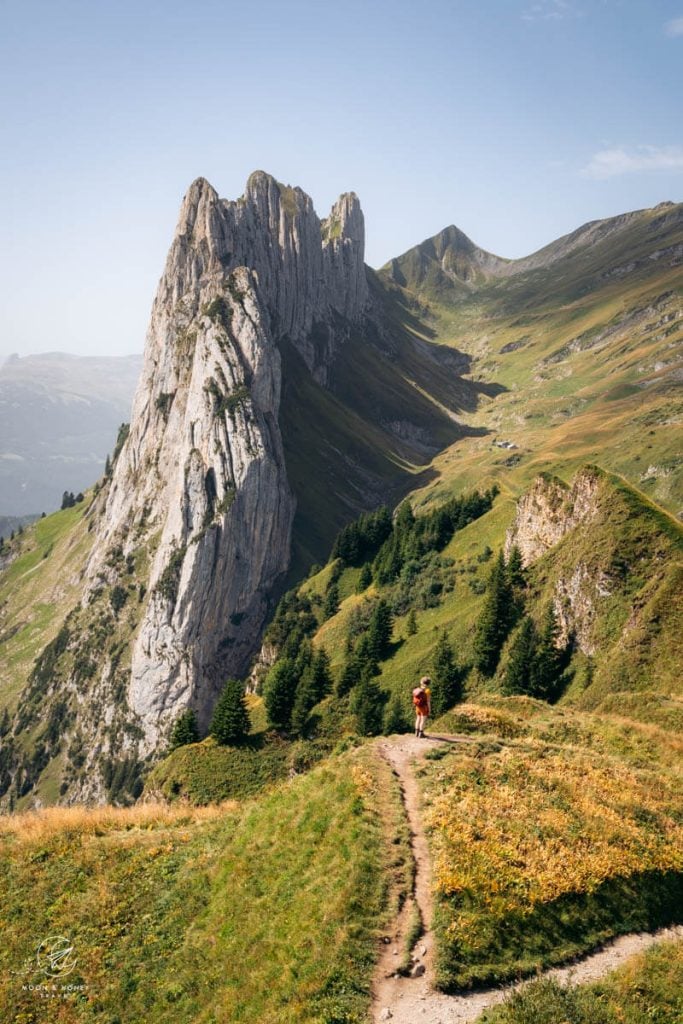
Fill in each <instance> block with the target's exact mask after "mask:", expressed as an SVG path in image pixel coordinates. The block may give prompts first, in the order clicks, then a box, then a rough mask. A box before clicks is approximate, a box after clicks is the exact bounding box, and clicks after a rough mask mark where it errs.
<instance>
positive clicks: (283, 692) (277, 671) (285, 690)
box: [263, 658, 297, 730]
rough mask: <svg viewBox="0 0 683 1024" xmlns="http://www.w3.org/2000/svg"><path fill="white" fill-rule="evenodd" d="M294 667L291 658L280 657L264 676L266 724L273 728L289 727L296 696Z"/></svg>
mask: <svg viewBox="0 0 683 1024" xmlns="http://www.w3.org/2000/svg"><path fill="white" fill-rule="evenodd" d="M296 683H297V677H296V669H295V666H294V662H293V661H292V660H291V658H280V660H279V661H276V662H275V664H274V665H273V667H272V668H271V670H270V672H269V673H268V675H267V676H266V679H265V682H264V684H263V696H264V701H265V705H266V713H267V716H268V724H269V725H270V726H271V727H272V728H273V729H282V730H287V729H289V726H290V722H291V718H292V709H293V707H294V700H295V697H296Z"/></svg>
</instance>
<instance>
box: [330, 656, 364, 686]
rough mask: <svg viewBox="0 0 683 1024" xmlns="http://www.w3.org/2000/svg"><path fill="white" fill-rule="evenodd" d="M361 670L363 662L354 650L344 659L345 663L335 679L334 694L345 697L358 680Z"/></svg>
mask: <svg viewBox="0 0 683 1024" xmlns="http://www.w3.org/2000/svg"><path fill="white" fill-rule="evenodd" d="M362 671H363V662H362V661H361V659H360V658H359V657H358V654H357V653H356V652H355V651H354V652H353V653H352V654H350V655H349V656H348V658H347V659H346V664H345V665H344V668H343V669H342V673H341V675H340V677H339V679H338V681H337V686H336V694H337V696H338V697H345V696H346V694H347V693H350V692H351V690H352V689H353V688H354V686H355V685H356V683H358V682H360V677H361V674H362Z"/></svg>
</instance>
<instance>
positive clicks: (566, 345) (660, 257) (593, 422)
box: [383, 204, 683, 514]
mask: <svg viewBox="0 0 683 1024" xmlns="http://www.w3.org/2000/svg"><path fill="white" fill-rule="evenodd" d="M383 276H384V277H385V279H387V280H390V273H389V271H387V270H385V271H383ZM407 294H408V293H407ZM416 294H417V295H418V296H419V300H420V302H422V303H423V305H425V306H427V307H428V308H430V309H431V311H432V317H433V319H432V328H433V330H434V332H435V336H436V339H437V340H438V341H440V342H441V343H443V344H447V345H450V344H453V345H455V346H456V347H457V348H458V349H459V350H461V351H463V352H466V353H467V354H469V355H470V356H471V357H472V366H471V372H472V376H473V377H474V378H475V379H483V380H487V381H491V380H494V381H496V383H497V384H499V385H500V387H501V388H502V389H503V390H502V391H501V392H500V393H499V394H498V395H497V396H496V397H495V399H494V400H492V401H490V402H483V403H482V404H481V405H480V407H479V409H478V410H477V411H476V412H475V413H474V414H473V415H471V416H469V417H465V419H466V422H467V424H468V425H469V426H472V427H480V428H481V427H485V428H486V429H487V430H488V431H489V432H490V433H489V434H488V435H487V436H486V437H480V438H471V439H465V440H463V441H461V442H459V443H457V444H456V445H454V446H453V447H452V448H451V449H449V451H448V452H447V453H446V454H444V455H443V456H440V457H438V458H437V459H436V460H435V468H436V469H437V471H438V473H439V474H440V481H439V482H438V483H435V484H433V485H432V489H435V490H436V493H439V492H441V491H444V492H445V491H449V490H454V491H456V492H458V491H460V490H462V489H463V488H466V487H471V486H473V485H474V484H475V483H476V482H478V481H483V482H484V483H490V482H491V481H492V480H498V481H500V482H501V484H502V485H503V486H504V487H509V488H510V490H511V491H512V492H513V493H516V494H519V493H521V492H522V491H523V490H524V489H525V488H526V487H527V486H528V485H529V484H530V483H531V481H532V479H533V478H534V476H535V475H536V474H537V473H538V472H540V471H543V470H548V471H550V472H560V473H561V474H562V475H564V476H567V477H568V476H571V475H572V474H573V473H574V472H575V471H576V469H578V468H579V467H580V466H581V465H583V464H585V463H586V462H598V463H599V464H600V465H602V466H604V467H605V468H607V469H612V470H615V471H616V472H618V473H620V474H622V475H623V476H625V477H626V478H627V479H629V480H630V481H631V482H633V483H634V484H636V485H637V486H638V487H640V488H641V489H642V490H644V491H645V492H646V493H647V494H648V495H650V496H651V497H652V498H654V499H655V500H656V501H657V502H658V503H659V504H662V505H664V506H665V507H666V508H668V509H670V510H671V511H672V512H674V513H675V514H678V513H679V511H681V508H682V507H683V482H682V466H683V462H682V461H681V455H680V424H681V416H682V413H683V405H682V402H681V397H680V385H681V375H682V374H683V356H682V354H681V345H682V343H683V206H681V205H674V204H662V205H661V206H659V207H656V208H654V209H652V210H643V211H638V212H636V213H633V214H628V215H625V216H624V217H620V218H613V219H612V220H610V221H604V222H597V223H596V224H593V225H587V226H586V227H585V228H584V229H580V230H579V231H578V232H576V233H575V234H574V235H573V236H567V238H566V239H561V240H559V241H558V242H557V243H553V245H552V246H550V247H548V248H547V249H546V250H541V253H539V254H536V256H533V257H528V258H527V259H526V260H518V261H513V262H512V263H510V265H509V266H508V267H507V268H506V270H505V274H504V275H502V276H499V277H497V278H493V279H490V280H488V281H486V282H484V283H483V284H481V285H480V286H479V287H477V288H475V289H470V290H469V292H468V294H467V295H465V296H463V297H461V298H460V299H459V300H457V301H455V300H454V299H453V297H452V296H451V297H450V300H449V301H448V302H445V301H444V300H443V297H442V295H441V294H440V292H439V290H438V289H430V288H429V287H428V286H427V285H423V286H422V287H421V288H419V289H418V291H417V293H416Z"/></svg>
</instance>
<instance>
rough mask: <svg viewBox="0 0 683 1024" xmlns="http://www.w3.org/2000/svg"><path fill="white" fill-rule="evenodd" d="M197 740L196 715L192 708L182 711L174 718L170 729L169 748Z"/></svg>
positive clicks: (173, 748)
mask: <svg viewBox="0 0 683 1024" xmlns="http://www.w3.org/2000/svg"><path fill="white" fill-rule="evenodd" d="M198 742H199V728H198V726H197V716H196V715H195V713H194V710H193V709H192V708H187V709H186V710H185V711H182V712H181V713H180V714H179V715H178V717H177V718H176V720H175V724H174V726H173V729H172V731H171V750H175V749H176V748H177V747H185V746H187V744H188V743H198Z"/></svg>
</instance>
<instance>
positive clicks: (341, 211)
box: [85, 172, 367, 756]
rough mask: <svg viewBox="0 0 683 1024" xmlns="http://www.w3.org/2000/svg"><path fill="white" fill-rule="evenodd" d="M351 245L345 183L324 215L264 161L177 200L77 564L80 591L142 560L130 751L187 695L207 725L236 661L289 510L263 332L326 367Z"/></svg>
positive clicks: (354, 264) (349, 298)
mask: <svg viewBox="0 0 683 1024" xmlns="http://www.w3.org/2000/svg"><path fill="white" fill-rule="evenodd" d="M363 248H364V230H363V215H362V212H361V210H360V205H359V203H358V200H357V198H356V196H355V195H353V194H347V195H344V196H342V197H341V198H340V199H339V200H338V202H337V203H336V204H335V205H334V207H333V208H332V211H331V213H330V216H329V217H328V218H327V220H325V221H322V222H321V221H320V220H319V219H318V217H317V216H316V214H315V212H314V210H313V206H312V203H311V200H310V198H309V197H308V196H306V195H305V194H304V193H303V192H302V191H301V190H300V189H293V188H289V187H284V186H282V185H280V184H279V183H278V182H276V181H275V179H273V178H271V177H270V176H268V175H266V174H264V173H262V172H256V173H255V174H252V175H251V177H250V178H249V181H248V183H247V188H246V191H245V194H244V196H242V198H240V199H238V200H237V201H236V202H228V201H226V200H222V199H220V198H219V197H218V195H217V193H216V191H215V190H214V189H213V188H212V187H211V186H210V185H209V184H208V183H207V182H206V181H204V180H203V179H198V180H197V181H195V182H194V184H193V185H192V186H191V188H190V190H189V192H188V193H187V195H186V197H185V199H184V201H183V204H182V209H181V212H180V219H179V222H178V227H177V230H176V234H175V237H174V239H173V243H172V245H171V249H170V252H169V255H168V259H167V262H166V267H165V270H164V273H163V276H162V278H161V282H160V284H159V289H158V292H157V296H156V299H155V301H154V306H153V311H152V318H151V323H150V327H149V333H148V337H147V345H146V349H145V356H144V367H143V371H142V376H141V380H140V384H139V386H138V390H137V393H136V396H135V401H134V406H133V415H132V420H131V425H130V432H129V435H128V437H127V439H126V441H125V443H124V444H123V447H122V449H121V451H120V453H119V454H118V457H117V459H116V461H115V464H114V468H113V475H112V479H111V483H110V486H109V487H108V489H107V491H106V493H104V494H103V496H102V497H101V499H100V501H101V512H100V515H99V518H98V525H97V531H98V532H97V539H96V543H95V545H94V548H93V554H92V556H91V558H90V562H89V564H88V567H87V577H88V580H89V584H88V594H87V595H86V599H85V600H86V604H87V602H88V600H91V601H92V600H93V599H94V597H95V595H97V593H98V591H101V589H102V587H106V586H110V587H115V586H117V585H118V584H120V583H121V579H120V569H119V568H118V566H120V564H121V558H123V559H124V560H128V564H131V562H132V560H136V564H139V563H140V562H145V560H146V564H147V566H148V568H147V575H146V578H145V580H144V587H145V596H144V607H143V610H142V613H141V618H140V621H139V624H138V626H137V629H136V631H135V635H134V637H133V638H132V640H131V644H132V649H131V654H130V659H131V660H130V678H129V685H128V691H127V700H128V705H129V710H130V713H131V716H132V720H133V721H134V723H135V727H136V729H137V730H138V733H137V734H138V741H139V742H138V747H137V749H138V753H139V754H140V755H141V756H145V755H148V754H149V753H150V752H152V751H154V749H155V747H156V746H157V745H158V743H159V741H160V739H161V738H162V737H164V736H165V735H167V734H168V730H169V728H170V726H171V724H172V722H173V721H174V719H175V718H176V717H177V715H178V713H179V711H180V710H182V709H183V708H185V707H187V706H191V707H194V708H195V709H196V711H197V713H198V717H199V720H200V725H201V726H203V727H206V725H207V724H208V721H209V718H210V714H211V710H212V707H213V704H214V702H215V699H216V696H217V694H218V692H219V691H220V688H221V686H222V684H223V682H224V681H225V679H226V677H228V676H229V675H231V674H233V675H240V676H241V675H243V674H244V673H245V671H246V669H247V667H248V661H249V658H250V656H251V655H252V654H253V651H254V645H255V642H256V641H257V640H258V637H259V633H260V630H261V627H262V625H263V621H264V618H265V615H266V612H267V607H268V598H269V595H270V593H271V592H272V590H273V587H274V585H275V584H276V582H277V580H278V578H279V577H281V575H282V574H283V573H284V572H285V570H286V569H287V566H288V563H289V557H290V535H291V526H292V518H293V514H294V499H293V496H292V493H291V489H290V487H289V484H288V481H287V474H286V469H285V462H284V456H283V448H282V438H281V435H280V427H279V424H278V411H279V405H280V388H281V364H280V354H279V351H278V342H279V341H281V340H283V339H287V340H288V341H289V342H291V343H292V344H293V345H294V346H295V347H296V348H297V349H298V351H299V352H300V354H301V355H302V357H303V358H304V360H305V362H306V365H307V366H308V368H309V369H310V371H311V373H312V374H313V375H314V376H315V377H316V379H318V381H319V382H322V383H324V382H325V380H326V377H327V373H328V369H329V366H330V363H331V361H332V360H333V358H334V354H335V352H336V351H337V349H338V347H339V346H340V345H342V344H343V343H344V340H345V338H346V336H347V335H348V332H349V330H350V329H351V326H352V325H353V324H354V322H355V321H357V320H358V319H359V318H360V317H361V316H362V314H363V310H364V308H365V306H366V303H367V284H366V279H365V267H364V263H363ZM141 552H143V553H144V557H141V554H140V553H141Z"/></svg>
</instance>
